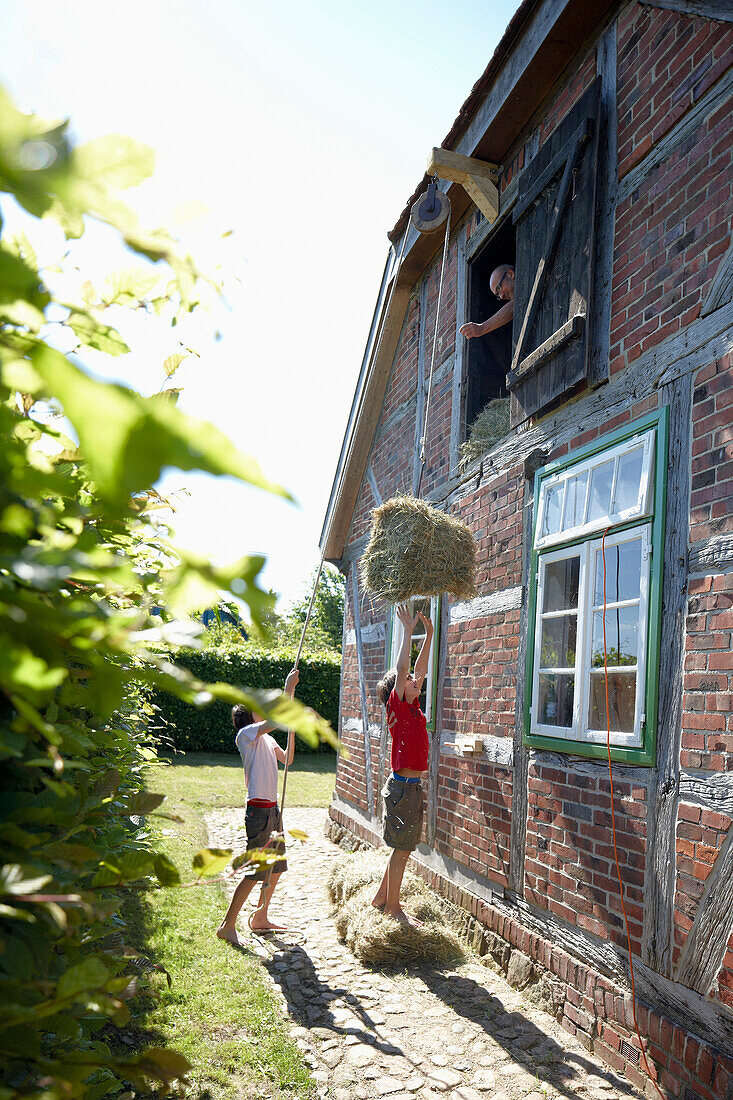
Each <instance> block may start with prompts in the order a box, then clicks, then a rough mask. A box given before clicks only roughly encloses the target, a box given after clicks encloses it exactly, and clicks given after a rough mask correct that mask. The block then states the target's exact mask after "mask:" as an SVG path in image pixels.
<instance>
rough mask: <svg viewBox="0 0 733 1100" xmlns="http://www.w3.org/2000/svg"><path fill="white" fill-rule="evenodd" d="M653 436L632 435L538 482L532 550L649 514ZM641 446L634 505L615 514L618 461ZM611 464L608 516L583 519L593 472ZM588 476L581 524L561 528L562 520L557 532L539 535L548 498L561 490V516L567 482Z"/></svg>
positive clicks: (587, 507) (649, 434) (651, 486)
mask: <svg viewBox="0 0 733 1100" xmlns="http://www.w3.org/2000/svg"><path fill="white" fill-rule="evenodd" d="M654 437H655V432H654V431H653V430H651V431H647V432H642V433H640V434H637V435H634V436H632V437H631V438H630V439H626V440H624V441H623V443H619V444H617V446H615V447H610V448H609V449H608V450H606V451H600V452H598V453H597V454H594V455H592V456H591V457H590V458H587V459H586V460H585V461H584V462H578V463H575V464H574V465H573V466H568V467H566V468H565V469H564V470H561V471H560V472H559V473H557V474H555V476H554V477H548V478H546V479H545V480H544V481H543V482H542V488H541V490H540V499H539V507H538V514H537V526H536V532H537V533H536V536H535V548H536V549H538V550H543V549H545V548H546V547H548V546H553V545H554V544H555V543H558V542H567V541H568V540H569V539H575V538H580V537H582V536H583V535H590V534H592V533H593V532H594V531H602V530H604V529H605V528H607V527H614V526H616V525H617V524H620V523H627V522H628V521H629V520H633V519H637V518H641V517H642V516H646V515H649V513H650V510H651V502H652V499H653V482H654V477H653V469H654ZM640 446H642V447H643V455H642V467H641V477H640V480H639V491H638V495H637V500H636V503H635V504H633V505H631V506H630V507H629V508H624V509H622V510H619V511H614V507H613V505H614V500H615V496H616V483H617V480H618V470H619V460H620V459H621V458H623V456H624V455H626V454H628V453H629V452H630V451H633V450H635V449H636V448H637V447H640ZM611 461H613V463H614V466H613V476H612V481H611V493H610V496H609V503H610V510H609V512H608V514H606V515H603V516H598V517H597V518H596V519H593V520H586V519H585V517H586V515H587V513H588V509H589V507H590V489H591V482H592V473H593V470H594V469H596V468H597V467H599V466H603V465H605V464H606V463H607V462H611ZM586 472H587V474H588V478H587V482H586V487H585V499H584V503H583V522H582V523H580V524H576V525H575V526H574V527H563V526H562V518H561V523H560V529H559V530H558V531H554V532H552V533H550V534H547V535H542V534H541V531H542V528H543V526H544V522H545V510H546V508H547V502H548V500H549V499H550V494H551V493H552V492H559V491H560V490H561V489H562V508H563V513H564V510H565V503H566V495H567V494H566V487H567V482H568V481H570V480H571V479H572V478H577V477H579V476H582V474H584V473H586Z"/></svg>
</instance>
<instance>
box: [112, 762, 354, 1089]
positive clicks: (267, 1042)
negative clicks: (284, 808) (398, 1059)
mask: <svg viewBox="0 0 733 1100" xmlns="http://www.w3.org/2000/svg"><path fill="white" fill-rule="evenodd" d="M169 759H170V763H169V764H167V765H153V766H152V767H151V768H150V769H149V770H148V774H147V784H146V785H147V788H148V790H150V791H159V792H161V793H164V794H165V795H166V801H165V802H164V804H163V806H162V807H161V809H162V810H163V811H167V812H168V813H171V814H176V815H177V816H179V817H181V818H183V821H184V823H183V824H182V825H181V824H176V823H174V822H171V821H167V820H165V819H161V818H156V817H150V818H149V824H150V827H151V829H152V830H153V831H154V833H155V836H156V839H157V841H158V843H159V847H160V849H161V850H162V851H164V852H165V853H166V855H168V856H169V857H170V858H171V859H172V860H173V861H174V863H176V865H177V866H178V867H179V869H180V870H181V873H182V877H183V880H184V882H186V881H191V880H192V879H193V877H194V876H193V873H192V871H191V857H192V855H193V854H194V852H196V851H197V850H198V849H199V848H201V847H203V846H204V845H205V843H206V831H205V826H204V820H203V819H204V815H205V814H206V813H207V812H208V811H209V810H210V809H212V808H217V807H219V808H223V807H227V806H232V807H237V806H241V807H244V803H245V795H246V791H245V787H244V777H243V774H242V765H241V762H240V760H239V757H238V756H237V757H229V756H217V755H208V754H204V753H188V754H186V755H185V756H184V755H177V756H174V757H171V758H169ZM335 774H336V757H335V756H334V755H333V754H331V753H323V754H318V755H304V756H302V757H297V756H296V759H295V762H294V764H293V765H292V766H291V768H290V770H289V774H288V790H287V798H286V801H287V804H288V805H290V806H324V807H325V806H327V805H328V803H329V801H330V797H331V792H332V790H333V786H334V781H335ZM281 783H282V778H281ZM224 907H225V898H224V891H223V888H222V886H221V885H218V884H214V885H201V886H194V887H188V888H186V887H180V888H171V889H167V890H150V891H148V892H147V893H144V894H142V895H140V894H138V895H133V896H132V897H131V899H130V902H129V905H128V907H127V913H126V915H127V918H128V920H129V921H130V924H131V926H132V928H133V930H134V935H133V936H132V937H131V938H132V940H133V942H134V943H136V944H137V945H138V947H139V949H140V950H141V951H142V952H143V953H144V954H145V955H147V956H148V957H149V958H150V959H151V960H152V961H153V962H155V963H158V964H160V965H161V966H163V967H165V969H166V970H167V971H168V972H169V973H170V975H171V978H172V980H173V984H172V987H171V989H168V987H167V984H166V982H165V979H164V978H163V977H162V975H161V977H160V980H159V981H157V979H156V981H157V984H158V987H159V989H158V992H159V997H158V998H156V999H152V998H150V999H149V1000H147V1001H145V1002H143V1003H142V1005H141V1007H140V1011H139V1012H138V1014H137V1016H136V1017H135V1019H134V1024H135V1029H134V1030H135V1033H136V1038H137V1039H140V1040H142V1039H143V1038H144V1039H145V1040H146V1041H147V1042H148V1043H150V1044H152V1045H165V1046H170V1047H172V1048H175V1049H177V1050H179V1051H181V1053H183V1054H184V1055H185V1056H186V1057H187V1058H188V1060H189V1062H191V1064H192V1066H193V1071H192V1073H191V1075H190V1081H191V1087H190V1089H189V1091H188V1092H187V1093H186V1096H187V1097H189V1098H194V1100H225V1098H227V1100H229V1098H233V1097H234V1098H236V1097H247V1098H251V1100H255V1098H256V1100H262V1098H264V1097H284V1096H288V1097H304V1098H305V1097H309V1098H310V1097H313V1096H315V1085H314V1083H313V1082H312V1080H311V1078H310V1074H309V1071H308V1069H307V1067H306V1065H305V1064H304V1062H303V1060H302V1057H301V1054H300V1051H299V1050H298V1048H297V1047H296V1046H295V1044H294V1043H293V1042H292V1040H291V1039H290V1037H289V1034H288V1029H287V1026H286V1024H285V1021H284V1017H283V1015H282V1012H281V1010H280V1007H279V1002H278V1000H277V999H276V998H275V997H274V996H273V995H272V993H271V992H270V987H269V982H267V981H266V977H265V973H264V971H263V969H262V965H261V963H260V961H259V959H258V958H257V956H256V955H254V954H252V953H251V952H249V951H248V950H246V949H243V950H241V951H236V950H234V949H233V948H231V947H229V946H228V945H227V944H225V943H223V942H222V941H221V940H219V939H217V938H216V936H215V935H214V930H215V929H216V927H217V926H218V924H219V922H220V920H221V917H222V915H223V912H224Z"/></svg>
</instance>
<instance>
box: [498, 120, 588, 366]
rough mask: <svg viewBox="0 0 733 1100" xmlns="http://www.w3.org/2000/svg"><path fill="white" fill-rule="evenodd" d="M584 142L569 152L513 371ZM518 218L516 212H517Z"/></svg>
mask: <svg viewBox="0 0 733 1100" xmlns="http://www.w3.org/2000/svg"><path fill="white" fill-rule="evenodd" d="M583 140H585V139H581V138H579V137H577V136H576V137H575V138H574V139H573V144H572V145H571V148H570V150H569V152H568V158H567V161H566V162H565V171H564V172H563V176H562V179H561V181H560V186H559V188H558V192H557V197H556V199H555V205H554V207H553V210H552V220H551V221H550V227H549V229H548V232H547V238H546V240H545V246H544V249H543V251H542V256H541V258H540V262H539V263H538V265H537V270H536V272H535V277H534V283H533V284H532V290H531V291H530V295H529V299H528V301H527V308H526V310H525V313H524V317H523V319H522V324H521V328H520V330H519V336H518V338H517V344H516V347H515V349H514V357H513V358H512V366H511V369H512V371H515V370H516V369H517V363H518V362H519V360H520V358H521V355H522V351H523V350H524V341H525V339H526V336H527V333H528V332H529V329H530V326H531V325H532V323H533V321H534V318H535V311H536V309H537V305H538V304H539V301H540V294H541V291H542V289H543V287H544V284H545V280H546V279H547V275H548V272H549V268H550V264H551V263H552V260H553V258H554V255H555V245H556V244H557V239H558V235H559V231H560V225H561V222H562V216H563V213H564V211H565V204H566V202H567V199H568V195H569V193H570V181H571V179H572V176H573V169H574V168H575V165H576V164H577V161H578V157H579V156H580V150H581V148H582V144H583ZM515 217H516V211H515Z"/></svg>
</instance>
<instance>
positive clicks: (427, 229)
mask: <svg viewBox="0 0 733 1100" xmlns="http://www.w3.org/2000/svg"><path fill="white" fill-rule="evenodd" d="M449 212H450V199H449V198H448V196H447V195H446V194H445V193H444V192H443V191H439V190H438V188H437V187H433V186H432V185H431V186H429V187H428V189H427V191H426V192H425V193H424V194H423V195H420V197H419V198H418V199H415V201H414V203H413V204H412V209H411V210H410V221H411V222H412V224H413V225H414V226H415V229H417V231H418V232H419V233H432V231H433V230H434V229H440V228H441V227H442V226H443V225H445V222H446V219H447V217H448V214H449Z"/></svg>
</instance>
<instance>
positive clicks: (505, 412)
mask: <svg viewBox="0 0 733 1100" xmlns="http://www.w3.org/2000/svg"><path fill="white" fill-rule="evenodd" d="M509 402H510V398H508V397H496V398H494V400H493V401H489V403H488V405H484V407H483V409H482V410H481V412H480V413H479V414H478V416H477V417H476V419H475V420H474V422H473V424H472V425H471V428H470V430H469V433H468V439H467V440H466V442H465V443H462V444H461V468H464V467H466V466H468V464H469V463H470V462H473V460H474V459H475V458H481V456H482V455H485V454H486V453H487V451H490V450H491V449H492V447H495V446H496V444H497V443H498V442H499V440H500V439H503V438H504V436H505V435H508V434H509Z"/></svg>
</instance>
